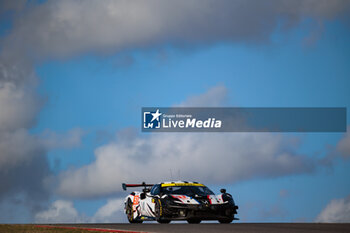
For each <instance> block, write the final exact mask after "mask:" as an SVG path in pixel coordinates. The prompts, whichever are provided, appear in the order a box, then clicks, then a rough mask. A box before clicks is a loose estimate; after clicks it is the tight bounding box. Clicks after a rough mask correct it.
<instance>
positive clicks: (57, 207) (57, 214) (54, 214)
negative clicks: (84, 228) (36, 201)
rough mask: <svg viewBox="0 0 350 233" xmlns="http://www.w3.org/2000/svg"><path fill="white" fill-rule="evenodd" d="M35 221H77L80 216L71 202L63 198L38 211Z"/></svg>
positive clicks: (79, 219)
mask: <svg viewBox="0 0 350 233" xmlns="http://www.w3.org/2000/svg"><path fill="white" fill-rule="evenodd" d="M35 221H36V222H38V223H77V222H81V221H82V218H81V216H79V213H78V211H77V210H76V209H75V208H74V206H73V202H70V201H65V200H56V201H55V202H53V203H52V204H51V206H50V207H49V209H47V210H44V211H41V212H38V213H37V214H36V215H35Z"/></svg>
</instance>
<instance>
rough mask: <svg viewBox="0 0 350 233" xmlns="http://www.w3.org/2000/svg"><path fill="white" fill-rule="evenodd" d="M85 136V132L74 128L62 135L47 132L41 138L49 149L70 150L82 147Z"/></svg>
mask: <svg viewBox="0 0 350 233" xmlns="http://www.w3.org/2000/svg"><path fill="white" fill-rule="evenodd" d="M84 134H85V132H84V130H82V129H80V128H74V129H71V130H69V131H68V132H66V133H62V134H58V133H56V132H54V131H52V130H45V131H44V132H43V133H42V134H41V135H40V137H39V138H40V141H41V142H42V143H43V144H44V146H45V147H46V148H47V149H56V148H60V149H62V148H67V149H69V148H72V147H78V146H80V145H81V140H82V137H83V136H84Z"/></svg>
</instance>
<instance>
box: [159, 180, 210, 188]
mask: <svg viewBox="0 0 350 233" xmlns="http://www.w3.org/2000/svg"><path fill="white" fill-rule="evenodd" d="M159 184H160V185H161V186H162V187H172V186H202V187H203V186H205V185H203V184H200V183H198V182H194V181H192V182H189V181H181V180H179V181H169V182H161V183H159Z"/></svg>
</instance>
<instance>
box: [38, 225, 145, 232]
mask: <svg viewBox="0 0 350 233" xmlns="http://www.w3.org/2000/svg"><path fill="white" fill-rule="evenodd" d="M35 227H42V228H61V229H77V230H87V231H102V232H118V233H147V232H146V231H129V230H116V229H107V228H87V227H64V226H49V225H35Z"/></svg>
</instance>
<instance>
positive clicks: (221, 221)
mask: <svg viewBox="0 0 350 233" xmlns="http://www.w3.org/2000/svg"><path fill="white" fill-rule="evenodd" d="M218 221H219V223H221V224H229V223H231V222H232V221H233V219H232V218H227V219H219V220H218Z"/></svg>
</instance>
